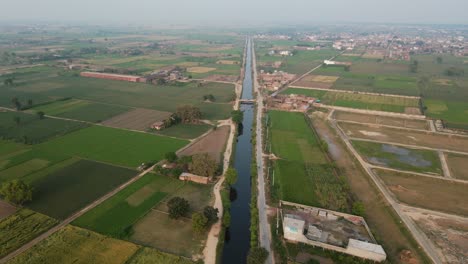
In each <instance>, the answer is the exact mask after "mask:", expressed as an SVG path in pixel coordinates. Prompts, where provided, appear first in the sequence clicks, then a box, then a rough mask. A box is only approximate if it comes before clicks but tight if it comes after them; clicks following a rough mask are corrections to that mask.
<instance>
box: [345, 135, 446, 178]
mask: <svg viewBox="0 0 468 264" xmlns="http://www.w3.org/2000/svg"><path fill="white" fill-rule="evenodd" d="M353 146H354V147H355V148H356V150H357V151H358V152H359V153H360V154H361V155H363V156H365V157H366V159H367V160H368V161H369V162H371V163H373V164H376V165H381V166H386V167H390V168H394V169H400V170H407V171H414V172H422V173H424V172H425V173H437V174H442V168H441V164H440V159H439V155H438V154H437V153H436V152H435V151H430V150H418V149H410V148H404V147H397V146H392V145H387V144H380V143H373V142H366V141H353Z"/></svg>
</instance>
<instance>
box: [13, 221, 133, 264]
mask: <svg viewBox="0 0 468 264" xmlns="http://www.w3.org/2000/svg"><path fill="white" fill-rule="evenodd" d="M138 248H139V247H138V246H137V245H135V244H132V243H130V242H126V241H122V240H117V239H113V238H108V237H105V236H103V235H99V234H97V233H94V232H92V231H88V230H85V229H81V228H78V227H73V226H66V227H65V228H63V229H61V230H60V231H58V232H57V233H55V234H53V235H51V236H50V237H48V238H47V239H46V240H43V241H41V242H40V243H39V244H37V245H35V246H34V247H32V248H31V249H29V250H28V251H26V252H24V253H22V254H20V255H19V256H17V257H16V258H14V259H13V260H11V261H10V262H8V263H10V264H20V263H45V262H46V263H63V264H71V263H75V264H88V263H102V264H107V263H109V264H111V263H112V264H124V263H126V261H127V260H129V259H130V258H131V256H132V255H133V254H135V252H137V250H138ZM44 261H45V262H44Z"/></svg>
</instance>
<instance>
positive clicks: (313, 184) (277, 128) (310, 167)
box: [268, 111, 347, 210]
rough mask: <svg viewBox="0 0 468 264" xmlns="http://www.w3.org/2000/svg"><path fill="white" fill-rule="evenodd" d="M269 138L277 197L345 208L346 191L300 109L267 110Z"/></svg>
mask: <svg viewBox="0 0 468 264" xmlns="http://www.w3.org/2000/svg"><path fill="white" fill-rule="evenodd" d="M268 116H269V119H270V121H269V123H270V128H269V129H270V131H269V133H270V135H271V138H270V141H271V142H272V152H273V153H274V154H275V155H276V156H277V157H278V158H279V159H278V160H276V161H274V171H275V186H273V189H274V190H275V191H276V192H278V196H279V197H278V198H280V199H282V200H286V201H290V202H295V203H301V204H306V205H313V206H320V207H325V208H329V209H332V210H338V209H341V210H343V209H345V208H346V207H347V205H346V194H345V192H344V190H343V189H342V185H341V183H340V180H339V179H338V178H337V176H335V174H334V168H333V166H331V164H329V163H328V161H327V159H326V156H325V154H324V153H323V152H322V149H321V148H320V144H321V141H320V140H319V139H318V138H317V137H316V136H315V134H314V131H313V130H312V129H311V128H310V127H309V126H308V123H307V121H306V118H307V117H305V116H304V115H303V114H302V113H288V112H280V111H270V112H269V113H268Z"/></svg>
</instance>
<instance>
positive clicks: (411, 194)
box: [374, 169, 468, 216]
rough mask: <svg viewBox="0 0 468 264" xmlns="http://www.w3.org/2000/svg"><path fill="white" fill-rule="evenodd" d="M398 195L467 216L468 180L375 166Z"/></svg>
mask: <svg viewBox="0 0 468 264" xmlns="http://www.w3.org/2000/svg"><path fill="white" fill-rule="evenodd" d="M374 171H375V172H376V174H377V175H378V176H379V177H380V179H381V180H382V181H383V182H384V183H385V185H387V188H388V189H389V190H390V191H391V192H392V193H393V194H394V195H395V196H396V198H397V199H398V200H399V201H400V202H402V203H405V204H408V205H411V206H415V207H420V208H426V209H429V210H435V211H440V212H446V213H450V214H457V215H465V216H468V195H466V194H467V192H468V183H467V184H464V183H459V182H449V181H444V180H441V179H437V178H430V177H423V176H417V175H413V174H408V173H398V172H394V171H387V170H380V169H376V170H374Z"/></svg>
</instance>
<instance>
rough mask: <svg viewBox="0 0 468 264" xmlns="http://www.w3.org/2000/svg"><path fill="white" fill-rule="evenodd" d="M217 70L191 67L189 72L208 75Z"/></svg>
mask: <svg viewBox="0 0 468 264" xmlns="http://www.w3.org/2000/svg"><path fill="white" fill-rule="evenodd" d="M214 70H216V68H210V67H190V68H187V71H188V72H193V73H207V72H211V71H214Z"/></svg>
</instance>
